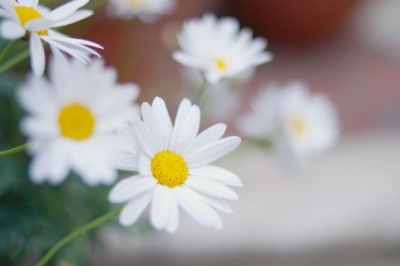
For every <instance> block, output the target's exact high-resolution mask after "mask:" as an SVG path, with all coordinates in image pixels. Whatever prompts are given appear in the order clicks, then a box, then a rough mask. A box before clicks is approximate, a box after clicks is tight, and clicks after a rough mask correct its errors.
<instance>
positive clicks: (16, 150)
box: [0, 143, 29, 157]
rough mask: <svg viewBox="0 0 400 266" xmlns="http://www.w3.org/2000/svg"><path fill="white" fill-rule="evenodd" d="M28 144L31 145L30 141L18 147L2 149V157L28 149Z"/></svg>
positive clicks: (0, 155)
mask: <svg viewBox="0 0 400 266" xmlns="http://www.w3.org/2000/svg"><path fill="white" fill-rule="evenodd" d="M28 145H29V143H25V144H24V145H21V146H18V147H15V148H12V149H9V150H6V151H0V157H3V156H7V155H12V154H15V153H17V152H21V151H24V150H25V149H26V147H28Z"/></svg>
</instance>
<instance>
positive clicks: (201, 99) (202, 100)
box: [193, 78, 210, 109]
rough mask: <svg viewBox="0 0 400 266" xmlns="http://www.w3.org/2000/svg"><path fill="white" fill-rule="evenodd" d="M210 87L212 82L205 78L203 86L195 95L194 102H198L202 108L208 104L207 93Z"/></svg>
mask: <svg viewBox="0 0 400 266" xmlns="http://www.w3.org/2000/svg"><path fill="white" fill-rule="evenodd" d="M209 89H210V83H209V82H208V81H207V80H206V79H205V78H204V83H203V86H201V88H200V90H199V91H198V92H197V94H196V96H195V97H194V99H193V104H196V105H197V106H199V108H200V109H202V108H203V107H204V105H205V104H206V101H207V93H208V90H209Z"/></svg>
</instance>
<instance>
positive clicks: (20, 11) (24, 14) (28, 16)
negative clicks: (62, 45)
mask: <svg viewBox="0 0 400 266" xmlns="http://www.w3.org/2000/svg"><path fill="white" fill-rule="evenodd" d="M14 9H15V12H17V15H18V18H19V22H20V23H21V25H22V26H25V24H26V23H28V22H29V21H31V20H34V19H41V18H43V17H42V14H40V13H39V11H37V10H36V9H34V8H33V7H29V6H16V7H14ZM36 33H37V34H38V35H48V34H49V31H48V30H38V31H36Z"/></svg>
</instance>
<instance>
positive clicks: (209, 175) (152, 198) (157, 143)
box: [109, 98, 242, 232]
mask: <svg viewBox="0 0 400 266" xmlns="http://www.w3.org/2000/svg"><path fill="white" fill-rule="evenodd" d="M199 124H200V110H199V108H198V107H197V106H195V105H192V104H191V103H190V101H189V100H187V99H184V100H183V101H182V102H181V104H180V106H179V110H178V113H177V116H176V119H175V123H174V125H172V122H171V119H170V117H169V114H168V111H167V109H166V107H165V103H164V101H163V100H162V99H160V98H156V99H155V100H154V101H153V104H152V105H151V106H150V105H149V104H148V103H144V104H143V105H142V119H139V118H138V119H137V120H136V121H135V122H133V124H132V127H131V134H132V135H133V136H134V137H132V138H131V140H132V141H137V144H138V146H139V148H138V150H137V151H136V150H133V151H132V154H131V155H129V154H126V160H125V161H123V162H121V164H120V165H123V164H125V167H123V169H126V170H137V171H138V174H137V175H134V176H132V177H130V178H126V179H124V180H122V181H120V182H119V183H117V184H116V185H115V187H114V188H113V189H112V190H111V192H110V194H109V200H110V201H111V202H113V203H123V202H127V204H126V205H125V206H124V208H123V209H122V212H121V214H120V216H119V221H120V223H121V224H122V225H125V226H128V225H131V224H133V223H134V222H135V221H136V220H137V219H138V217H139V216H140V214H141V213H142V212H143V211H144V209H145V208H146V207H147V206H148V205H149V204H151V208H150V221H151V223H152V224H153V226H154V227H155V228H157V229H166V230H167V231H168V232H174V231H175V230H176V229H177V228H178V221H179V207H180V208H182V209H183V210H184V211H186V212H187V213H188V214H189V215H191V216H192V217H193V218H194V219H195V220H197V221H199V222H200V223H201V224H203V225H204V226H211V227H215V228H222V222H221V219H220V217H219V215H218V214H217V212H216V211H215V210H214V208H215V209H219V210H221V211H224V212H227V213H230V212H231V209H230V207H229V206H228V205H227V204H226V203H225V200H226V199H229V200H235V199H237V198H238V196H237V194H236V193H235V192H234V191H233V190H231V189H230V188H229V187H228V186H227V185H230V186H241V185H242V183H241V181H240V179H239V178H238V177H237V176H236V175H235V174H233V173H231V172H230V171H228V170H225V169H223V168H220V167H216V166H212V165H209V163H211V162H214V161H215V160H217V159H219V158H221V157H222V156H224V155H226V154H228V153H229V152H231V151H232V150H233V149H235V148H236V147H237V146H238V145H239V144H240V138H238V137H235V136H232V137H226V138H222V139H221V137H222V135H223V134H224V132H225V129H226V126H225V125H224V124H216V125H214V126H212V127H210V128H208V129H206V130H204V131H203V132H201V133H200V134H198V130H199ZM135 143H136V142H135ZM135 143H133V144H132V146H133V147H134V146H135Z"/></svg>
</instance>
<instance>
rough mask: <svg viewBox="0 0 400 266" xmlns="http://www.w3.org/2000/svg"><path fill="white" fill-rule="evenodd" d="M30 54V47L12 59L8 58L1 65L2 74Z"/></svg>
mask: <svg viewBox="0 0 400 266" xmlns="http://www.w3.org/2000/svg"><path fill="white" fill-rule="evenodd" d="M28 56H29V49H26V50H23V51H22V52H19V53H18V54H16V55H15V56H14V57H12V58H11V59H9V60H7V61H6V62H5V63H4V64H2V65H1V66H0V74H1V73H3V72H4V71H6V70H8V69H10V68H11V67H13V66H15V65H16V64H18V63H19V62H21V61H22V60H24V59H25V58H27V57H28Z"/></svg>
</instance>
